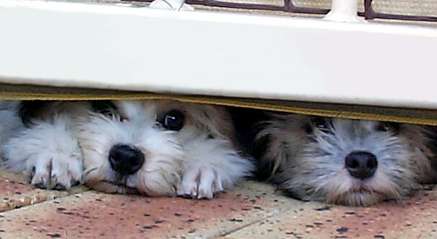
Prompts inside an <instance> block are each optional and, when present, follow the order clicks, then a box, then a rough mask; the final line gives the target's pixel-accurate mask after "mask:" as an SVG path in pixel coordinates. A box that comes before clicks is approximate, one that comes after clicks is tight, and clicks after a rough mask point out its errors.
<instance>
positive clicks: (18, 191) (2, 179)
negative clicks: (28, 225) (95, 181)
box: [0, 171, 86, 212]
mask: <svg viewBox="0 0 437 239" xmlns="http://www.w3.org/2000/svg"><path fill="white" fill-rule="evenodd" d="M84 190H86V189H85V188H84V187H77V188H74V189H72V190H70V191H68V192H61V191H48V190H41V189H36V188H34V187H33V186H31V185H29V184H28V182H27V179H26V178H25V177H24V176H23V175H20V174H12V173H8V172H4V171H0V212H4V211H8V210H11V209H14V208H19V207H23V206H28V205H31V204H35V203H40V202H43V201H46V200H51V199H54V198H59V197H65V196H67V195H70V194H72V193H78V192H82V191H84Z"/></svg>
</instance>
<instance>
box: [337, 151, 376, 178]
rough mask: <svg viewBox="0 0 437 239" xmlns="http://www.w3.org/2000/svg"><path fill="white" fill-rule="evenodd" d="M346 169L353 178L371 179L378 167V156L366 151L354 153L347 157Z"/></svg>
mask: <svg viewBox="0 0 437 239" xmlns="http://www.w3.org/2000/svg"><path fill="white" fill-rule="evenodd" d="M345 165H346V169H347V171H348V172H349V174H350V175H351V176H352V177H355V178H359V179H366V178H370V177H372V176H373V174H375V171H376V168H377V167H378V161H377V160H376V156H375V155H374V154H372V153H369V152H365V151H354V152H352V153H350V154H348V155H347V156H346V160H345Z"/></svg>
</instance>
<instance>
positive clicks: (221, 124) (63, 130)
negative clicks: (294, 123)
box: [3, 100, 253, 199]
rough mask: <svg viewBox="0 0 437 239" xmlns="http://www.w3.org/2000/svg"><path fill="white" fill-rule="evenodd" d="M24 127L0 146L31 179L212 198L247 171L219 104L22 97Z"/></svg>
mask: <svg viewBox="0 0 437 239" xmlns="http://www.w3.org/2000/svg"><path fill="white" fill-rule="evenodd" d="M19 113H20V115H21V117H22V118H23V119H24V122H25V123H26V125H28V127H27V128H26V129H24V130H22V131H21V132H20V133H19V135H18V136H15V137H13V138H12V139H10V140H9V141H8V142H7V143H6V144H5V145H3V152H4V158H5V159H6V160H5V162H4V163H5V165H6V167H7V168H9V169H10V170H13V171H18V172H25V173H27V174H28V175H30V177H31V183H32V184H34V185H36V186H38V187H41V188H48V189H68V188H70V187H71V186H72V185H74V184H77V183H85V184H86V185H88V186H90V187H91V188H94V189H97V190H100V191H104V192H110V193H130V192H140V193H142V194H146V195H149V196H163V195H165V196H174V195H181V196H188V197H193V198H199V199H200V198H212V197H213V196H214V194H215V193H217V192H220V191H223V190H225V189H229V188H231V187H232V186H233V185H234V184H235V183H236V182H237V181H238V180H240V179H241V178H243V177H245V176H249V175H250V174H251V171H252V169H253V166H252V162H251V161H250V160H248V159H246V158H243V157H241V156H240V154H239V152H238V150H237V146H236V144H235V142H234V141H235V140H234V129H233V126H232V123H231V120H230V118H229V115H228V113H227V112H226V111H225V109H224V108H221V107H215V106H209V105H197V104H187V103H181V102H176V101H152V100H149V101H117V102H109V101H107V102H91V103H90V102H30V103H29V102H27V103H26V102H23V103H22V104H21V107H20V110H19Z"/></svg>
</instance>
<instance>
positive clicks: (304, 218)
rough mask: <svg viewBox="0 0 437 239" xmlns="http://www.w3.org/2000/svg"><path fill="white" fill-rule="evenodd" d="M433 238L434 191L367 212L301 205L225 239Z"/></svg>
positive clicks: (436, 218)
mask: <svg viewBox="0 0 437 239" xmlns="http://www.w3.org/2000/svg"><path fill="white" fill-rule="evenodd" d="M266 237H267V238H317V239H320V238H377V239H382V238H437V191H430V192H428V191H425V192H422V193H420V195H417V196H415V197H413V198H411V199H409V200H406V201H404V202H401V203H394V202H390V203H389V202H388V203H383V204H379V205H377V206H373V207H368V208H354V207H339V206H326V205H322V204H318V203H302V205H301V206H300V207H297V208H296V209H292V210H289V211H287V212H285V213H283V214H282V215H281V216H279V217H275V218H270V219H267V220H264V221H262V222H260V223H256V224H254V225H253V226H250V227H246V228H244V229H242V230H240V231H238V232H235V233H232V234H230V235H228V236H227V237H226V238H266Z"/></svg>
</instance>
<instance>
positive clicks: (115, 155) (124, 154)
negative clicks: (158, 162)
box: [109, 144, 144, 175]
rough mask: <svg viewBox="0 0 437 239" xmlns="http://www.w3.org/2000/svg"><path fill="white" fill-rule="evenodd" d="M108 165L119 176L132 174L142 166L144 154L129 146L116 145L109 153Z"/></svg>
mask: <svg viewBox="0 0 437 239" xmlns="http://www.w3.org/2000/svg"><path fill="white" fill-rule="evenodd" d="M109 163H110V164H111V168H112V169H113V170H114V171H116V172H117V173H119V174H121V175H130V174H134V173H135V172H137V171H138V170H139V169H140V168H141V166H143V163H144V154H143V153H142V152H141V151H140V150H139V149H137V148H135V147H132V146H130V145H126V144H117V145H114V146H112V148H111V150H110V151H109Z"/></svg>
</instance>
